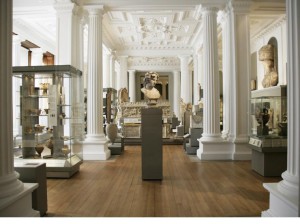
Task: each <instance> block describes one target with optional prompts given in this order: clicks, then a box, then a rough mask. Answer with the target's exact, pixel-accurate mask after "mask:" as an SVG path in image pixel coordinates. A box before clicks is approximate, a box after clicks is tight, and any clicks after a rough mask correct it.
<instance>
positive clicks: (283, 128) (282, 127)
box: [278, 113, 287, 136]
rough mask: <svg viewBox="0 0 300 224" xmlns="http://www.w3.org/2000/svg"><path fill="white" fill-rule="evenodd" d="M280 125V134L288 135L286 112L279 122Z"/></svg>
mask: <svg viewBox="0 0 300 224" xmlns="http://www.w3.org/2000/svg"><path fill="white" fill-rule="evenodd" d="M278 127H279V133H278V134H279V135H280V136H287V115H286V113H284V114H283V116H282V122H279V123H278Z"/></svg>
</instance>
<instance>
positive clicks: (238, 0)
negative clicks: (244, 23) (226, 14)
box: [226, 0, 252, 14]
mask: <svg viewBox="0 0 300 224" xmlns="http://www.w3.org/2000/svg"><path fill="white" fill-rule="evenodd" d="M251 4H252V1H248V0H230V1H228V3H227V6H226V8H227V10H228V11H231V12H234V13H238V14H248V13H249V12H250V7H251Z"/></svg>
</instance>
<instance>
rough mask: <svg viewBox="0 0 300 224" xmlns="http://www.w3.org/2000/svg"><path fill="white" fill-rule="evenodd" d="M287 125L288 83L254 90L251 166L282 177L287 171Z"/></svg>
mask: <svg viewBox="0 0 300 224" xmlns="http://www.w3.org/2000/svg"><path fill="white" fill-rule="evenodd" d="M287 125H288V123H287V87H286V86H274V87H269V88H265V89H261V90H254V91H252V92H251V103H250V131H249V132H250V140H249V146H250V147H251V149H252V168H253V169H254V170H256V171H257V172H258V173H260V174H262V175H263V176H280V175H281V173H283V172H284V171H285V170H286V153H287Z"/></svg>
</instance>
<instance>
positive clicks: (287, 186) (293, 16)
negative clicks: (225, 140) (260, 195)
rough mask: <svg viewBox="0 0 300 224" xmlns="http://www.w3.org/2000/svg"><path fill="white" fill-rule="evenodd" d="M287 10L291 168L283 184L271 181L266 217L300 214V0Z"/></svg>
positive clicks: (288, 5)
mask: <svg viewBox="0 0 300 224" xmlns="http://www.w3.org/2000/svg"><path fill="white" fill-rule="evenodd" d="M286 9H287V40H288V41H287V56H288V58H287V60H288V63H287V64H288V70H287V71H288V73H287V83H288V88H287V98H288V108H287V109H288V144H287V145H288V150H287V170H286V171H285V172H284V173H283V174H282V178H283V180H282V181H281V182H279V183H267V184H264V187H265V188H266V189H267V190H268V191H269V192H270V208H269V209H268V210H267V211H264V212H263V213H262V216H274V217H299V215H300V212H299V196H300V195H299V172H300V170H299V159H300V158H299V156H300V152H299V146H300V138H299V136H300V120H299V114H300V102H299V98H300V91H299V88H300V67H299V63H300V61H299V60H300V59H299V55H300V27H299V21H300V2H299V1H297V0H290V1H286Z"/></svg>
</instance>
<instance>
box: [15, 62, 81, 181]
mask: <svg viewBox="0 0 300 224" xmlns="http://www.w3.org/2000/svg"><path fill="white" fill-rule="evenodd" d="M81 79H82V73H81V71H79V70H78V69H76V68H74V67H72V66H70V65H57V66H54V65H51V66H18V67H13V90H14V93H13V101H14V104H15V106H14V111H13V113H14V118H15V119H14V155H15V165H20V164H21V163H26V164H28V163H31V162H32V163H36V162H39V163H46V170H47V177H61V178H69V177H71V176H72V175H73V174H74V173H76V172H77V171H79V167H80V164H81V163H82V145H81V140H82V138H83V135H84V106H83V102H81V101H82V99H83V98H82V97H80V93H81V91H80V88H81V87H80V86H81V85H80V82H81Z"/></svg>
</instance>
